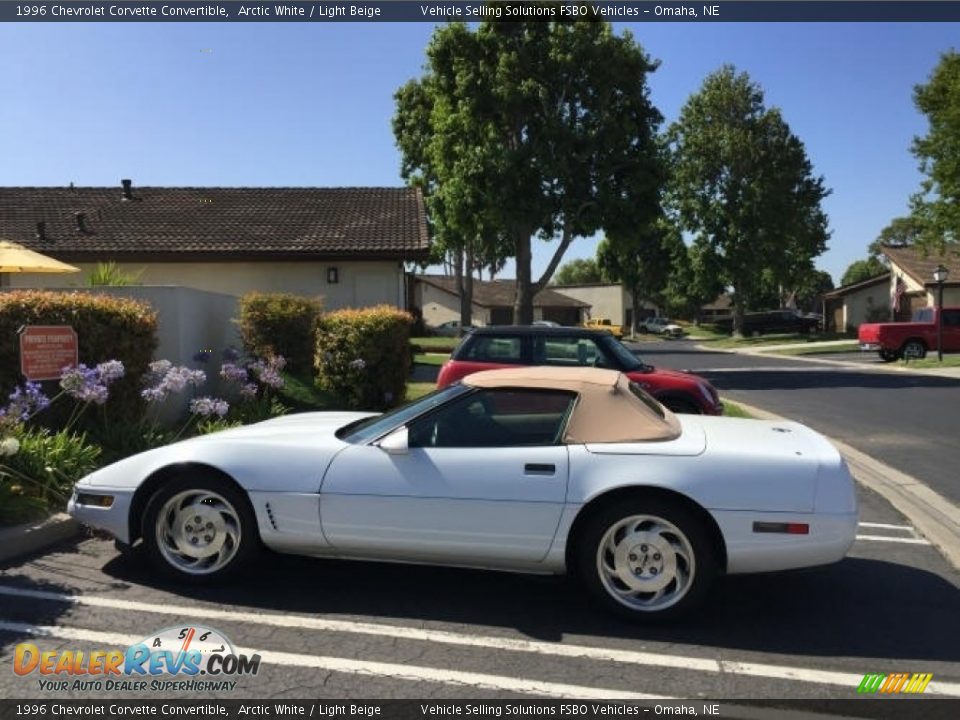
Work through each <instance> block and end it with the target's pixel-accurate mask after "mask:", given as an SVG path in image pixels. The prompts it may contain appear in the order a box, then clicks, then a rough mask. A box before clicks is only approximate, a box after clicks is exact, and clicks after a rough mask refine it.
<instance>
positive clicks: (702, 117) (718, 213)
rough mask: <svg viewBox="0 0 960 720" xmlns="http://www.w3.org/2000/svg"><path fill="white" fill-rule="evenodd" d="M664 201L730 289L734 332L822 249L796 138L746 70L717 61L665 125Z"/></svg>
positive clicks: (821, 218)
mask: <svg viewBox="0 0 960 720" xmlns="http://www.w3.org/2000/svg"><path fill="white" fill-rule="evenodd" d="M667 139H668V142H669V145H670V149H671V151H672V157H673V162H672V170H673V176H672V181H671V185H670V193H669V202H670V204H671V206H672V207H673V208H674V209H675V211H676V213H677V214H678V217H679V219H680V222H681V223H682V225H683V227H684V229H685V230H687V231H689V232H690V233H692V234H693V236H694V238H695V244H696V245H697V247H698V252H699V254H700V256H701V257H700V261H701V264H702V266H703V267H704V268H709V269H710V271H712V272H716V273H718V275H717V278H718V279H719V280H720V281H721V282H722V284H723V285H724V286H727V287H731V288H732V289H733V308H734V332H737V333H739V332H740V331H741V329H742V327H743V315H744V312H745V311H746V310H747V309H748V308H750V307H751V306H752V305H754V304H755V303H756V302H757V299H758V298H760V297H762V296H763V295H764V294H769V293H770V291H771V288H773V287H776V288H777V289H778V290H777V292H778V293H779V294H780V296H781V297H783V296H786V295H788V294H790V293H792V292H794V291H795V290H796V288H797V287H798V286H799V285H800V284H802V282H803V281H804V280H805V279H806V278H808V276H809V274H810V273H811V272H812V269H813V265H812V259H813V258H814V257H816V256H817V255H819V254H820V253H822V252H823V251H824V250H825V249H826V241H827V238H828V237H829V233H828V232H827V218H826V215H825V214H824V212H823V209H822V207H821V202H822V201H823V199H824V198H825V197H826V196H827V195H828V194H829V191H828V190H827V189H826V188H825V186H824V183H823V179H822V178H821V177H816V176H814V174H813V168H812V165H811V163H810V160H809V159H808V158H807V154H806V150H805V148H804V146H803V143H802V142H801V141H800V139H799V138H797V137H796V136H795V135H794V134H793V133H792V132H791V131H790V128H789V126H788V125H787V123H786V121H785V120H784V119H783V117H782V116H781V114H780V112H779V111H778V110H776V109H768V108H766V107H765V105H764V100H763V92H762V90H761V89H760V87H759V86H758V85H757V84H755V83H754V82H752V81H751V80H750V78H749V77H748V76H747V74H746V73H737V72H736V70H735V69H734V68H733V67H731V66H725V67H723V68H721V69H720V70H719V71H717V72H715V73H713V74H711V75H710V76H708V77H707V78H706V80H705V81H704V84H703V87H702V88H701V89H700V90H699V92H697V93H695V94H694V95H693V96H691V97H690V98H689V99H688V100H687V102H686V104H685V105H684V106H683V108H682V109H681V111H680V117H679V119H678V120H677V122H676V123H674V124H673V125H672V126H671V128H670V129H669V132H668V134H667Z"/></svg>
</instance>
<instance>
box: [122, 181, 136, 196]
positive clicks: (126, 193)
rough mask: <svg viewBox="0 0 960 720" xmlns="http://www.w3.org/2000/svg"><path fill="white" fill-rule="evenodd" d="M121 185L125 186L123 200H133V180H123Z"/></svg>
mask: <svg viewBox="0 0 960 720" xmlns="http://www.w3.org/2000/svg"><path fill="white" fill-rule="evenodd" d="M120 184H121V185H123V199H124V200H133V192H132V191H131V189H130V188H131V186H132V185H133V181H132V180H127V179H123V180H121V181H120Z"/></svg>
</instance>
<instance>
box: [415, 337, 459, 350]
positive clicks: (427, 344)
mask: <svg viewBox="0 0 960 720" xmlns="http://www.w3.org/2000/svg"><path fill="white" fill-rule="evenodd" d="M410 344H411V345H419V346H420V347H421V348H423V349H424V350H426V351H427V352H444V353H449V352H453V349H454V348H455V347H456V346H457V345H459V344H460V338H455V337H413V338H410Z"/></svg>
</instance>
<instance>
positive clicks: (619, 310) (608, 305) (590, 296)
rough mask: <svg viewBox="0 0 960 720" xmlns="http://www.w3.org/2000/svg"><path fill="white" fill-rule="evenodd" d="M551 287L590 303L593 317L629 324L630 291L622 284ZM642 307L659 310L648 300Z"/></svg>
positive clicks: (589, 310)
mask: <svg viewBox="0 0 960 720" xmlns="http://www.w3.org/2000/svg"><path fill="white" fill-rule="evenodd" d="M550 289H551V290H555V291H556V292H558V293H563V294H564V295H567V296H568V297H572V298H575V299H577V300H580V301H582V302H585V303H587V304H588V305H590V308H589V309H588V314H589V317H591V318H609V319H610V320H612V321H613V322H615V323H620V324H621V325H626V324H627V310H628V309H629V308H630V307H631V301H630V293H628V292H627V291H626V290H625V289H624V288H623V286H622V285H620V284H616V285H579V286H576V285H575V286H568V285H560V286H554V287H551V288H550ZM640 307H641V308H647V309H649V310H654V311H656V310H657V307H656V305H653V304H651V303H648V302H643V303H641V304H640Z"/></svg>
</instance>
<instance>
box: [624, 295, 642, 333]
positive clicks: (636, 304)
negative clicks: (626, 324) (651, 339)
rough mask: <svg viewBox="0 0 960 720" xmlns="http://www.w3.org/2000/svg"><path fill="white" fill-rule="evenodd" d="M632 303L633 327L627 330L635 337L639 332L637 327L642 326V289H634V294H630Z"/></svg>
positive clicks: (631, 317)
mask: <svg viewBox="0 0 960 720" xmlns="http://www.w3.org/2000/svg"><path fill="white" fill-rule="evenodd" d="M630 301H631V306H632V310H631V311H630V315H631V316H630V322H631V324H632V325H633V327H631V328H627V331H628V332H629V333H630V334H631V335H634V334H635V333H636V331H637V327H639V325H640V289H639V288H634V289H633V292H632V293H630Z"/></svg>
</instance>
